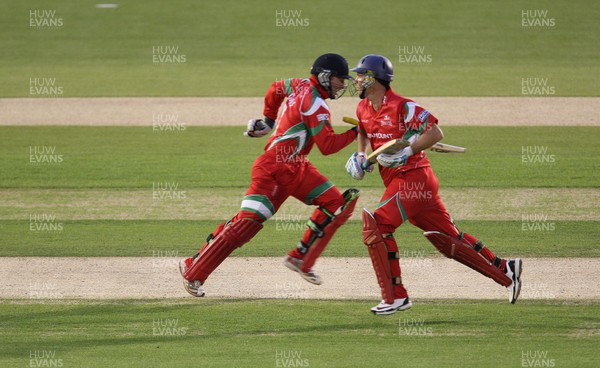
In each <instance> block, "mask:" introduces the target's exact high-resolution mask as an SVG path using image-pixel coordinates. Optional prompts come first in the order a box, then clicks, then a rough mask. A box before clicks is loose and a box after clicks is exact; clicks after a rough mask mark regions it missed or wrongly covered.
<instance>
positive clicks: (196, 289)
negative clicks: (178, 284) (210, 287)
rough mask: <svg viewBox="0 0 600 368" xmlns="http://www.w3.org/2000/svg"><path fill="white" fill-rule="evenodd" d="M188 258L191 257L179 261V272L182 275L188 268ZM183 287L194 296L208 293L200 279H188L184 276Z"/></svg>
mask: <svg viewBox="0 0 600 368" xmlns="http://www.w3.org/2000/svg"><path fill="white" fill-rule="evenodd" d="M188 259H191V258H187V259H182V260H180V261H179V272H180V273H181V277H183V274H184V273H185V271H187V269H188ZM183 288H184V289H185V291H187V292H188V293H189V294H190V295H192V296H196V297H202V296H204V295H206V293H205V292H204V289H202V283H201V282H200V281H199V280H194V281H188V280H186V278H185V277H183Z"/></svg>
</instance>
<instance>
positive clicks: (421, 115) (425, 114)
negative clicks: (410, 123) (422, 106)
mask: <svg viewBox="0 0 600 368" xmlns="http://www.w3.org/2000/svg"><path fill="white" fill-rule="evenodd" d="M428 117H429V111H427V110H423V111H421V112H420V113H419V115H418V116H417V119H419V121H420V122H422V123H423V122H425V120H427V118H428Z"/></svg>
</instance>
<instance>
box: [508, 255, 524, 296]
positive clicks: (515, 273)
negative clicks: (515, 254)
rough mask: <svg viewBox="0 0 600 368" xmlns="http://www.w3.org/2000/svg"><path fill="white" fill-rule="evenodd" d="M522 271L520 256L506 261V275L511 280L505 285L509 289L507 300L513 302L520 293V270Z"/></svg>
mask: <svg viewBox="0 0 600 368" xmlns="http://www.w3.org/2000/svg"><path fill="white" fill-rule="evenodd" d="M522 271H523V261H521V258H515V259H510V260H507V261H506V271H504V273H506V276H508V277H509V278H510V279H511V280H512V284H510V286H509V287H507V289H508V291H509V297H508V300H509V301H510V302H511V304H515V302H516V301H517V298H518V297H519V294H520V293H521V272H522Z"/></svg>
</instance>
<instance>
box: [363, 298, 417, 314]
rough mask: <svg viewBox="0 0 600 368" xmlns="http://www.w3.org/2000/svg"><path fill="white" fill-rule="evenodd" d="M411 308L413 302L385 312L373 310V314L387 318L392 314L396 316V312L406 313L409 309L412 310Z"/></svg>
mask: <svg viewBox="0 0 600 368" xmlns="http://www.w3.org/2000/svg"><path fill="white" fill-rule="evenodd" d="M411 307H412V302H411V301H409V302H408V303H407V304H403V305H401V306H399V307H398V308H396V309H389V310H384V311H377V310H373V309H371V312H373V314H374V315H376V316H387V315H390V314H394V313H396V312H402V311H405V310H407V309H410V308H411Z"/></svg>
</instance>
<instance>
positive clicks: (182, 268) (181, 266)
mask: <svg viewBox="0 0 600 368" xmlns="http://www.w3.org/2000/svg"><path fill="white" fill-rule="evenodd" d="M185 271H186V270H185V261H181V262H179V273H180V274H181V277H183V288H184V289H185V291H187V292H188V294H190V295H191V296H195V297H196V298H202V297H203V296H204V295H206V293H205V292H204V290H202V295H198V293H195V292H193V291H192V289H190V288H189V286H188V282H189V281H188V280H186V278H185V277H184V276H183V274H184V273H185Z"/></svg>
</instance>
